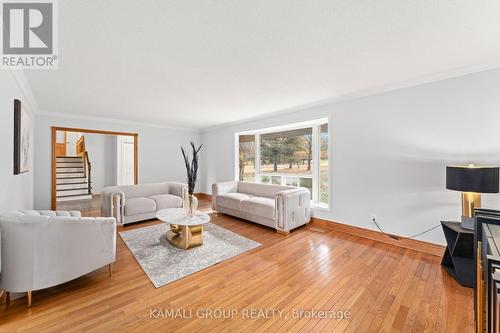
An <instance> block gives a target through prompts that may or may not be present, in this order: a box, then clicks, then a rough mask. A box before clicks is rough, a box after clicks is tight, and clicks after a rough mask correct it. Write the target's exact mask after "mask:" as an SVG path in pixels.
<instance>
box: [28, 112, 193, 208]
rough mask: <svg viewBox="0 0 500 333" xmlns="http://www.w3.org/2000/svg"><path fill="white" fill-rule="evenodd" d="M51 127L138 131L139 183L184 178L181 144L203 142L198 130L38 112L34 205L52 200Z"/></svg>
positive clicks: (185, 145)
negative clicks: (192, 141)
mask: <svg viewBox="0 0 500 333" xmlns="http://www.w3.org/2000/svg"><path fill="white" fill-rule="evenodd" d="M51 126H62V127H72V128H84V129H98V130H108V131H122V132H137V133H138V134H139V138H138V143H139V165H138V172H139V183H151V182H160V181H182V182H184V181H185V178H186V177H185V167H184V162H183V160H182V155H181V151H180V146H181V145H183V146H184V147H188V145H189V141H191V140H194V141H195V142H199V141H200V135H199V133H198V132H195V131H193V132H191V131H184V130H175V129H168V128H160V127H148V126H141V125H133V124H128V123H122V122H112V121H105V120H98V119H89V118H72V117H65V116H64V117H63V116H57V115H44V114H37V115H36V125H35V137H36V142H35V164H36V166H37V168H36V170H35V178H34V182H35V202H34V205H35V208H37V209H48V208H50V200H51Z"/></svg>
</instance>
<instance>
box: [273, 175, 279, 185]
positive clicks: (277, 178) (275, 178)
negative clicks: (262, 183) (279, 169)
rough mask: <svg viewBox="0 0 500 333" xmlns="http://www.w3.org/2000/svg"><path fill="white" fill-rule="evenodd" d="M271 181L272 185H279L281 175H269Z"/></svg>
mask: <svg viewBox="0 0 500 333" xmlns="http://www.w3.org/2000/svg"><path fill="white" fill-rule="evenodd" d="M271 183H272V184H274V185H281V176H271Z"/></svg>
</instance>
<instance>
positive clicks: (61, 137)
mask: <svg viewBox="0 0 500 333" xmlns="http://www.w3.org/2000/svg"><path fill="white" fill-rule="evenodd" d="M55 150H56V156H66V132H65V131H57V132H56V143H55Z"/></svg>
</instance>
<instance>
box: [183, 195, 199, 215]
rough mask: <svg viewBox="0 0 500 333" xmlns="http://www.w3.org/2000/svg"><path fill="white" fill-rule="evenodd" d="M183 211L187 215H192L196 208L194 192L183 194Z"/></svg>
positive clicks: (196, 200)
mask: <svg viewBox="0 0 500 333" xmlns="http://www.w3.org/2000/svg"><path fill="white" fill-rule="evenodd" d="M183 205H184V212H186V215H187V216H188V217H193V216H194V215H195V214H196V210H197V209H198V198H196V197H195V195H194V194H187V193H186V195H185V196H184V204H183Z"/></svg>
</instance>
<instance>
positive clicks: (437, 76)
mask: <svg viewBox="0 0 500 333" xmlns="http://www.w3.org/2000/svg"><path fill="white" fill-rule="evenodd" d="M499 67H500V60H497V61H493V62H490V63H485V64H479V65H473V66H465V67H459V68H454V69H451V70H447V71H444V72H438V73H433V74H429V75H424V76H420V77H417V78H413V79H409V80H405V81H399V82H394V83H391V84H385V85H382V86H378V87H373V88H369V89H363V90H359V91H355V92H352V93H348V94H345V95H341V96H337V97H332V98H327V99H323V100H320V101H316V102H312V103H307V104H302V105H298V106H294V107H290V108H286V109H281V110H275V111H274V112H270V113H266V114H263V115H260V116H255V117H249V118H245V119H240V120H237V121H233V122H227V123H224V124H219V125H214V126H209V127H204V128H201V129H200V132H201V133H206V132H211V131H215V130H219V129H223V128H227V127H232V126H237V125H241V124H245V123H248V122H251V121H259V120H265V119H269V118H273V117H276V116H280V115H284V114H290V113H296V112H300V111H305V110H308V109H311V108H319V107H324V106H328V105H333V104H338V103H342V102H346V101H351V100H356V99H360V98H363V97H368V96H373V95H379V94H383V93H387V92H391V91H396V90H400V89H405V88H410V87H416V86H420V85H424V84H428V83H433V82H439V81H444V80H448V79H453V78H457V77H461V76H466V75H470V74H476V73H480V72H484V71H488V70H492V69H496V68H499Z"/></svg>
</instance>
